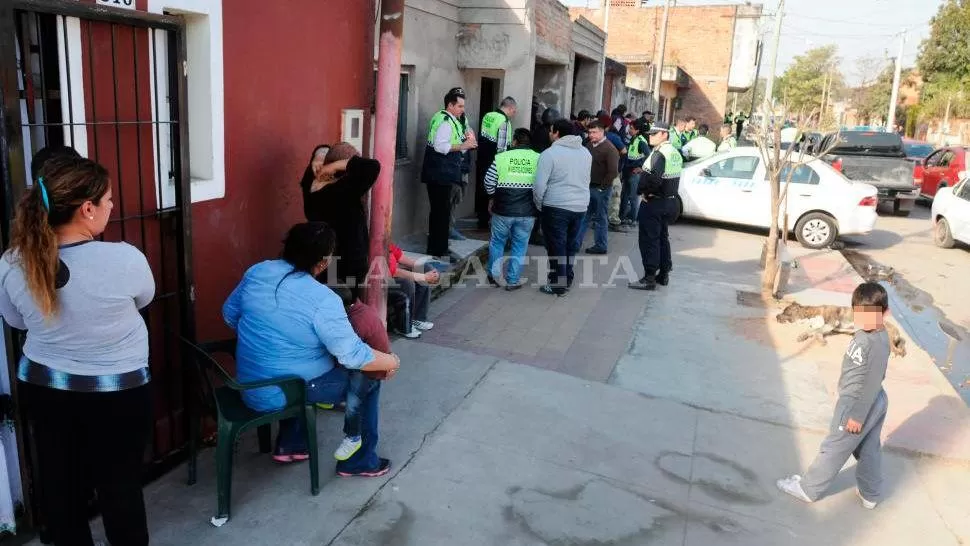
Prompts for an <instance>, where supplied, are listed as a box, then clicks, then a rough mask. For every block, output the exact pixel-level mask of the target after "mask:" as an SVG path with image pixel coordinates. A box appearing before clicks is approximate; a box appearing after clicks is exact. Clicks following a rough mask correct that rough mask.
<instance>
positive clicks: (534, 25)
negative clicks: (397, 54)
mask: <svg viewBox="0 0 970 546" xmlns="http://www.w3.org/2000/svg"><path fill="white" fill-rule="evenodd" d="M605 41H606V36H605V33H604V32H603V31H602V30H601V29H600V28H598V27H597V26H596V25H594V24H592V23H591V22H590V21H587V20H585V19H579V18H577V19H576V20H573V19H572V18H571V17H570V14H569V10H568V8H566V7H565V6H563V5H562V4H561V3H560V2H559V1H558V0H474V1H472V0H448V1H443V0H406V2H405V9H404V49H403V53H402V59H401V63H402V68H401V78H402V81H401V89H402V95H401V108H400V118H401V119H399V124H398V127H397V135H398V150H397V157H398V160H397V164H396V167H395V177H394V216H393V233H394V234H395V237H408V236H415V237H417V238H420V237H421V235H422V234H423V233H424V230H425V229H426V228H427V218H428V199H427V194H426V192H425V190H424V187H423V186H422V185H421V183H420V173H421V163H422V160H423V156H424V150H425V144H426V140H427V131H428V122H429V120H430V119H431V117H432V116H433V115H434V114H435V113H436V112H438V111H439V110H441V109H442V108H443V106H444V105H443V104H442V99H443V97H444V95H445V93H447V92H448V90H449V89H451V88H452V87H462V88H463V89H464V90H465V96H466V100H465V106H466V116H467V119H468V122H469V124H470V125H471V127H472V128H473V129H475V130H476V131H477V130H479V129H481V123H480V122H481V119H482V117H483V116H484V115H485V114H487V113H488V112H490V111H492V110H493V109H495V108H496V107H497V106H498V103H499V101H500V100H501V99H502V98H503V97H505V96H511V97H514V98H515V99H516V101H517V102H518V105H519V108H518V115H517V116H516V118H515V119H514V120H513V124H514V125H515V126H516V127H529V126H530V125H531V119H530V114H531V104H532V100H533V98H535V99H536V100H537V101H538V103H539V104H540V105H541V108H546V107H553V108H556V109H558V110H559V111H560V112H562V113H563V114H564V115H568V114H569V113H570V112H574V111H578V110H580V109H584V108H585V109H590V110H594V111H595V110H597V109H598V108H599V104H600V103H601V102H602V89H603V68H602V67H603V58H604V48H605ZM376 55H377V49H376V46H375V49H374V57H375V59H376ZM378 130H380V128H378ZM471 160H472V161H474V160H475V154H474V152H473V153H472V154H471ZM472 172H474V167H473V169H472ZM473 209H474V196H473V192H469V194H468V195H467V197H466V198H465V200H464V201H463V202H462V204H461V206H460V207H459V208H458V210H457V214H458V216H466V215H469V214H471V212H472V210H473Z"/></svg>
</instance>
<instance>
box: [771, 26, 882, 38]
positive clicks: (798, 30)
mask: <svg viewBox="0 0 970 546" xmlns="http://www.w3.org/2000/svg"><path fill="white" fill-rule="evenodd" d="M785 28H787V29H790V30H793V31H795V32H796V33H800V34H803V35H810V36H821V37H825V38H849V39H851V38H892V37H894V36H899V33H898V32H892V33H887V34H828V33H824V32H815V31H814V30H809V29H806V28H800V27H795V26H791V25H790V24H788V23H786V24H785Z"/></svg>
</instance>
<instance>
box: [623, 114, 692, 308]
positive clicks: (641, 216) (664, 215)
mask: <svg viewBox="0 0 970 546" xmlns="http://www.w3.org/2000/svg"><path fill="white" fill-rule="evenodd" d="M669 131H670V129H669V127H668V126H667V124H665V123H657V124H655V125H654V126H653V127H651V128H650V132H649V133H648V134H649V139H650V146H651V147H652V148H653V151H651V152H650V156H649V157H647V161H646V162H645V163H644V166H643V172H642V173H641V175H640V185H639V187H638V188H637V190H638V192H637V193H638V194H639V195H640V201H641V202H640V210H639V212H638V214H637V220H638V221H639V223H640V239H639V245H640V259H641V260H642V261H643V278H641V279H640V280H638V281H636V282H631V283H630V288H633V289H636V290H656V288H657V285H658V284H659V285H661V286H666V285H667V283H668V282H669V281H670V270H671V269H673V262H672V259H671V253H670V235H669V233H668V232H667V226H668V225H669V224H670V222H671V219H672V218H673V217H674V216H675V215H676V213H677V207H678V204H677V191H678V189H679V187H680V173H681V171H682V170H683V166H684V163H683V158H682V157H681V155H680V153H679V152H678V151H677V150H675V149H674V147H673V145H671V144H670V142H669V141H668V139H669V138H670V133H669Z"/></svg>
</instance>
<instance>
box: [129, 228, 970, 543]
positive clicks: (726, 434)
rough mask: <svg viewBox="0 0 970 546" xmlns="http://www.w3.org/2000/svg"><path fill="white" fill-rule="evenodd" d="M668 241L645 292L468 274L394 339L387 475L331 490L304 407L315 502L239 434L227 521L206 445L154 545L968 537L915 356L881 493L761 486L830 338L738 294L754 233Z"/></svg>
mask: <svg viewBox="0 0 970 546" xmlns="http://www.w3.org/2000/svg"><path fill="white" fill-rule="evenodd" d="M671 234H672V238H673V246H674V248H675V250H676V251H677V257H676V267H675V270H674V277H673V280H672V282H671V286H670V287H669V288H668V289H665V290H661V291H659V292H657V293H655V294H647V293H642V292H633V291H629V290H628V289H626V288H625V287H618V288H606V287H585V288H576V289H574V290H573V292H572V293H570V294H569V295H568V296H567V297H565V298H554V297H550V296H546V295H543V294H540V293H538V292H537V291H535V290H534V289H531V288H530V289H524V290H522V291H519V292H516V293H507V292H505V291H502V290H497V289H494V288H475V287H473V286H471V285H470V283H469V285H465V286H459V287H456V288H454V289H453V290H450V291H449V292H447V293H446V294H445V295H444V296H443V297H442V298H440V299H439V300H436V302H434V304H433V314H434V315H435V316H434V317H433V320H435V322H436V323H437V326H436V328H435V329H434V330H432V331H431V332H429V333H428V334H426V335H425V336H424V337H422V339H421V340H419V341H406V340H398V341H396V342H395V344H394V349H395V351H396V352H398V353H399V354H400V355H401V357H402V360H403V361H404V363H405V364H404V368H403V370H402V373H401V374H400V375H399V376H398V377H397V378H395V379H394V380H393V381H391V382H389V383H387V385H386V391H385V393H384V395H385V396H384V399H383V402H382V411H383V414H382V438H381V441H382V446H383V448H382V452H383V453H384V454H385V455H386V456H388V457H390V458H392V459H393V461H394V463H395V470H394V472H393V473H392V476H391V477H389V478H387V479H377V480H365V479H359V480H341V479H336V478H333V477H332V476H331V474H330V469H331V468H332V462H331V461H329V460H327V458H328V457H329V451H330V449H331V447H332V446H335V445H336V444H337V442H338V440H339V428H340V415H339V414H321V417H320V418H319V419H318V428H319V431H320V443H321V455H323V456H324V460H323V461H322V462H321V467H322V469H323V470H324V472H323V484H322V485H323V488H322V492H321V494H320V495H319V496H318V497H311V496H310V495H309V491H308V489H309V485H308V473H307V470H306V465H297V466H289V467H279V466H276V465H274V464H273V463H272V462H271V461H270V460H269V458H268V456H265V455H259V454H258V453H256V448H255V439H254V438H253V437H252V435H250V436H249V437H247V438H246V440H245V441H244V442H243V443H242V444H241V445H240V446H239V448H238V455H237V463H236V466H235V481H234V490H233V512H232V516H233V517H232V519H231V520H230V521H229V522H228V523H227V524H226V525H225V526H223V527H221V528H214V527H212V526H211V525H210V524H209V523H208V519H209V517H210V516H211V515H212V514H213V511H214V508H215V488H214V478H215V472H214V468H213V466H212V456H213V451H212V450H208V451H206V452H205V453H204V454H203V456H202V461H201V468H200V480H199V483H198V484H197V485H195V486H193V487H188V486H186V485H184V469H178V470H177V471H176V472H173V473H172V474H169V475H168V476H166V477H164V478H162V479H161V480H159V481H158V482H156V483H155V484H153V485H151V486H149V487H148V488H147V490H146V491H147V501H148V512H149V517H150V520H151V526H152V533H153V539H152V540H153V543H154V544H162V545H164V544H184V543H185V542H186V541H185V537H186V536H191V537H193V540H192V543H193V544H213V545H215V544H227V543H239V544H294V545H299V544H307V545H310V544H313V545H317V544H341V545H372V544H389V545H405V544H413V545H427V544H469V545H479V544H482V545H492V544H494V545H538V544H556V545H592V544H629V545H640V544H662V545H667V544H670V545H685V544H687V545H697V546H711V545H722V544H724V545H733V544H736V545H744V546H752V545H765V546H778V545H788V544H793V545H794V544H805V545H817V544H831V545H846V546H848V545H853V546H856V545H863V546H865V545H879V546H885V545H907V546H908V545H911V544H917V543H919V544H932V545H934V546H937V545H941V546H942V545H956V544H963V543H966V541H968V540H970V504H968V502H967V499H966V496H965V492H966V491H967V489H968V487H970V472H968V468H970V443H968V442H967V441H966V434H967V432H970V416H968V411H967V408H966V406H965V405H963V404H962V403H961V402H960V401H959V398H958V397H957V396H956V394H955V392H954V391H953V389H952V387H950V385H949V384H948V383H947V382H946V381H945V380H944V379H943V378H942V376H941V375H940V374H939V372H938V371H937V370H936V369H935V368H934V367H933V365H932V362H931V361H930V359H929V358H928V357H927V355H925V353H921V352H920V351H919V349H918V348H916V347H913V348H912V351H911V354H910V355H909V356H907V357H906V358H905V359H894V360H893V361H892V362H891V363H890V373H889V377H888V378H887V381H886V386H887V390H888V391H889V396H890V400H891V403H890V421H891V422H890V423H887V427H886V431H885V432H886V436H887V442H888V447H887V450H886V457H885V474H886V478H887V484H886V495H887V499H886V500H885V502H884V503H883V504H882V505H880V506H879V508H878V509H877V510H875V511H874V512H868V511H865V510H864V509H862V508H861V507H860V506H859V504H858V501H857V499H855V497H854V495H853V492H852V488H853V478H852V463H850V464H849V465H848V467H847V469H846V470H844V471H843V474H842V475H841V476H840V477H839V479H838V480H837V482H836V484H835V486H834V491H833V494H832V496H831V497H829V498H827V499H825V500H824V501H822V502H819V503H817V504H815V505H811V506H807V505H803V504H800V503H798V502H797V501H794V500H791V499H789V498H786V497H782V496H781V494H780V493H778V492H777V491H776V490H775V488H774V480H775V479H776V478H778V477H780V476H782V475H785V474H787V473H791V472H796V471H799V470H803V469H804V467H805V465H807V464H808V463H809V462H810V460H811V458H812V457H813V456H814V454H815V452H816V450H817V447H818V444H819V442H820V441H821V439H822V436H823V431H824V430H825V428H826V426H827V422H828V419H829V417H830V414H831V409H832V405H833V402H834V398H833V393H834V386H835V381H836V379H837V374H838V367H839V361H840V358H841V354H842V351H843V350H844V346H845V343H846V341H847V338H844V337H841V338H839V337H837V338H834V339H833V340H832V341H831V342H830V343H829V344H828V346H826V347H818V346H812V345H807V344H801V343H796V342H794V338H795V336H796V335H797V333H798V332H799V331H800V330H799V329H798V327H797V326H782V325H778V324H777V323H776V322H775V321H774V320H773V315H774V314H775V313H777V308H776V307H774V306H772V305H769V306H767V307H765V306H761V305H759V303H758V302H757V301H756V300H754V299H753V298H748V297H746V296H745V292H747V291H750V290H753V289H754V287H755V286H756V285H757V280H758V273H757V258H758V254H759V252H760V244H761V241H762V238H761V237H760V236H759V235H754V234H749V233H742V232H736V231H730V230H725V229H719V228H716V227H712V226H709V225H703V224H679V225H677V226H674V227H673V228H672V229H671ZM611 246H612V248H611V251H612V254H611V258H610V261H609V263H607V264H602V265H599V264H591V265H593V267H592V273H593V276H594V278H595V279H596V280H598V281H601V282H602V281H605V280H606V279H608V278H609V277H610V274H611V273H612V271H613V267H612V266H613V265H615V263H616V261H617V260H618V259H619V258H620V257H621V256H635V255H636V246H635V236H634V235H633V234H629V235H616V234H612V235H611ZM537 250H538V249H537V248H536V247H533V248H532V249H531V251H533V252H536V251H537ZM833 255H835V256H837V254H826V255H825V256H826V257H831V256H833ZM527 274H528V275H529V276H530V278H533V279H534V278H536V277H535V275H536V270H535V269H530V270H529V271H527ZM739 291H740V294H739ZM739 302H741V303H744V304H745V305H741V304H739ZM941 407H943V408H944V409H943V410H941V409H940V408H941ZM941 411H943V413H940V412H941ZM940 415H944V416H945V417H940ZM941 421H947V423H941ZM916 454H920V456H916Z"/></svg>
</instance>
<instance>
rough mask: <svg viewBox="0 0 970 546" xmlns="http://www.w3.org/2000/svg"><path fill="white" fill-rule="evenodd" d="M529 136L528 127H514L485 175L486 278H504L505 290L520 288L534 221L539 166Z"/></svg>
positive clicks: (494, 282) (493, 279) (491, 279)
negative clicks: (489, 223) (488, 221)
mask: <svg viewBox="0 0 970 546" xmlns="http://www.w3.org/2000/svg"><path fill="white" fill-rule="evenodd" d="M531 146H532V136H531V134H530V133H529V130H528V129H516V130H515V134H514V136H513V138H512V148H511V149H510V150H508V151H506V152H502V153H500V154H498V155H497V156H495V161H494V162H493V163H492V164H491V166H489V169H488V172H487V173H486V174H485V191H486V193H487V194H488V195H489V196H490V197H491V200H490V203H489V210H490V211H491V213H492V237H491V240H490V242H489V246H488V280H489V282H491V283H492V284H495V285H498V284H499V283H498V281H497V280H496V279H498V278H502V279H504V281H505V289H506V290H508V291H510V292H511V291H512V290H518V289H519V288H522V284H520V282H519V276H520V274H521V273H522V266H523V263H524V261H525V253H526V250H528V248H529V236H530V235H531V234H532V227H533V226H534V225H535V221H536V213H537V211H536V208H535V204H534V202H533V199H532V188H533V186H534V185H535V180H536V168H537V167H538V166H539V154H538V153H537V152H535V151H533V150H532V148H531ZM510 240H511V242H512V249H511V252H510V256H509V261H508V265H507V266H506V267H505V274H504V275H503V274H502V260H501V258H502V256H503V255H504V254H505V246H506V244H508V242H509V241H510Z"/></svg>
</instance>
